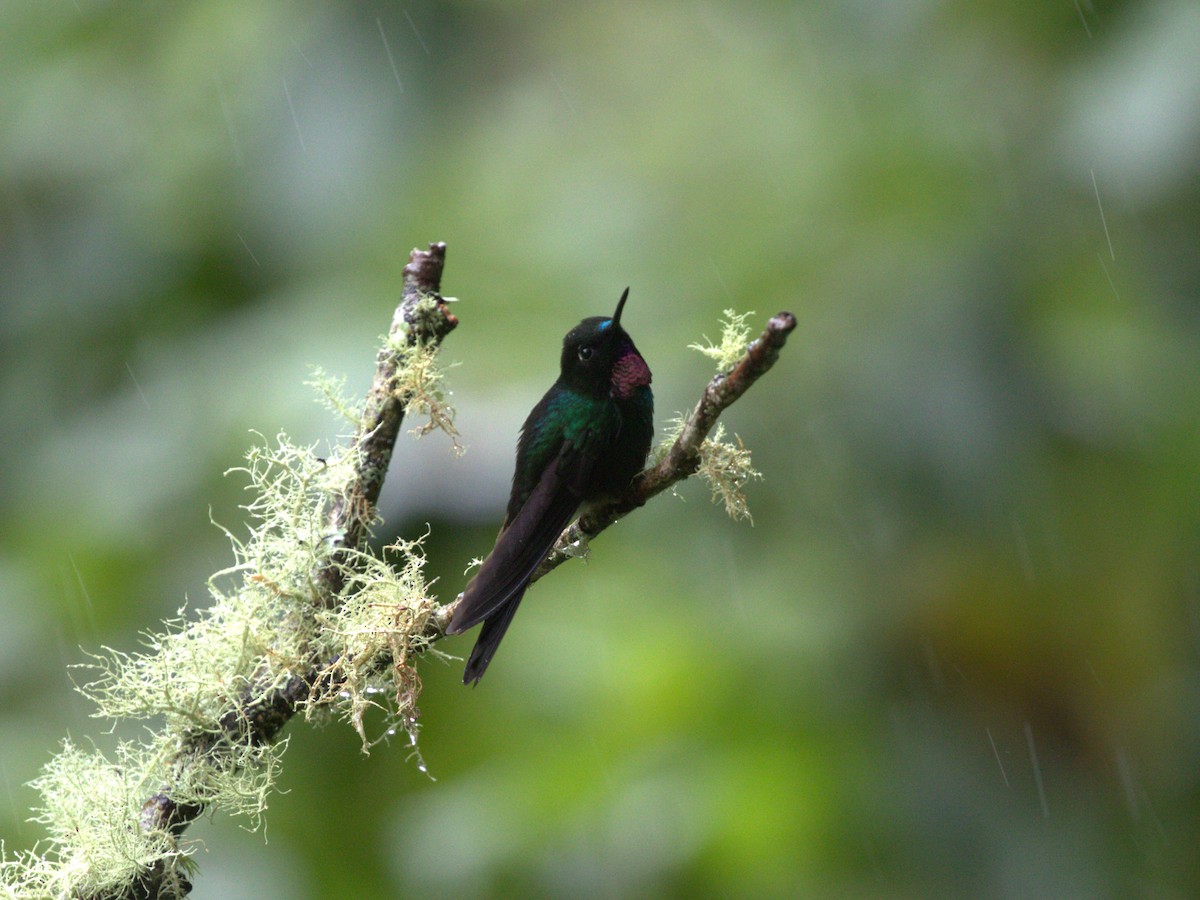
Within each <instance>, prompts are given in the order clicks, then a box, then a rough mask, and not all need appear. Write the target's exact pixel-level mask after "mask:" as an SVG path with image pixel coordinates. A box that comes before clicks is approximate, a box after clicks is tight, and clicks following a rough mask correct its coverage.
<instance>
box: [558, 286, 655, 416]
mask: <svg viewBox="0 0 1200 900" xmlns="http://www.w3.org/2000/svg"><path fill="white" fill-rule="evenodd" d="M628 297H629V288H625V292H624V293H622V294H621V299H620V301H618V303H617V311H616V312H615V313H613V314H612V316H611V317H609V316H592V317H590V318H587V319H584V320H583V321H582V322H580V323H579V324H578V325H576V326H575V327H574V328H572V329H571V330H570V331H569V332H567V336H566V337H565V338H563V349H562V380H563V381H565V382H566V383H567V385H568V386H569V387H571V388H572V389H573V390H576V391H580V392H581V393H587V394H591V395H593V396H603V395H604V394H606V393H611V394H612V396H614V397H616V398H617V399H618V400H628V399H629V398H630V397H632V396H633V393H634V391H636V390H637V389H638V388H641V387H646V386H647V385H649V384H650V367H649V366H648V365H646V361H645V360H644V359H642V355H641V354H640V353H638V349H637V347H635V346H634V345H633V338H631V337H630V336H629V333H628V332H627V331H625V329H624V328H622V327H621V312H622V310H624V309H625V300H626V299H627V298H628Z"/></svg>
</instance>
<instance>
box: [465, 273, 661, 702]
mask: <svg viewBox="0 0 1200 900" xmlns="http://www.w3.org/2000/svg"><path fill="white" fill-rule="evenodd" d="M628 297H629V288H625V292H624V293H622V294H621V299H620V301H618V303H617V311H616V312H615V313H613V314H612V317H611V318H610V317H608V316H592V317H590V318H587V319H584V320H583V321H582V322H580V323H579V324H578V325H576V326H575V327H574V328H572V329H571V330H570V331H568V332H567V335H566V337H564V338H563V345H562V358H561V362H560V367H561V371H560V372H559V376H558V380H557V381H555V382H554V384H553V385H552V386H551V387H550V390H548V391H546V395H545V396H544V397H542V399H541V400H540V401H538V404H537V406H535V407H534V408H533V411H532V412H530V413H529V417H528V418H527V419H526V420H525V424H524V425H523V426H521V436H520V438H519V439H518V441H517V463H516V469H515V471H514V472H513V479H512V493H511V494H510V495H509V498H508V510H507V512H506V514H505V516H504V523H503V524H502V525H501V526H500V534H499V535H498V536H497V537H496V545H495V546H494V547H493V548H492V552H491V553H490V554H488V558H487V559H485V560H484V561H483V565H482V566H481V567H480V569H479V572H478V573H477V574H476V575H475V577H474V578H472V579H471V581H470V582H469V583H468V584H467V587H466V589H465V590H464V591H463V594H462V599H461V600H460V601H459V603H458V608H457V609H456V610H455V611H454V615H453V616H452V617H451V619H450V624H449V626H447V628H446V633H447V634H462V633H463V632H464V631H466V630H467V629H469V628H471V627H473V626H474V625H477V624H478V623H479V622H483V628H482V630H481V631H480V632H479V638H478V640H477V641H476V642H475V648H474V649H473V650H472V651H471V656H470V658H469V659H468V660H467V666H466V670H465V672H464V673H463V684H473V683H478V681H479V679H480V678H482V677H483V673H484V671H485V670H486V669H487V667H488V663H490V662H491V661H492V657H493V656H494V655H495V653H496V648H497V647H499V646H500V640H501V638H503V637H504V632H505V631H507V630H508V626H509V624H510V623H511V622H512V619H513V615H514V614H515V613H516V611H517V607H518V606H519V605H520V603H521V598H522V597H523V596H525V590H526V589H527V588H528V587H529V581H530V578H532V576H533V573H534V570H536V569H537V567H538V565H540V564H541V562H542V560H544V559H545V558H546V556H547V555H548V554H549V553H550V550H551V549H552V548H553V547H554V542H555V541H557V540H558V536H559V535H560V534H562V531H563V529H564V528H566V527H567V523H568V522H570V521H571V517H572V516H574V515H575V513H576V512H577V511H578V510H579V508H580V507H581V506H584V505H585V504H588V503H592V502H595V501H597V500H600V499H602V498H604V497H607V496H610V495H612V494H615V493H617V492H619V491H621V490H623V489H624V488H626V487H628V486H629V484H630V482H631V481H632V480H633V476H634V475H636V474H637V473H638V472H640V471H641V469H642V465H643V464H644V463H645V461H646V454H647V453H649V452H650V441H651V439H652V438H653V434H654V395H653V394H652V393H651V391H650V367H649V366H648V365H646V361H645V360H644V359H642V355H641V354H640V353H638V349H637V347H635V346H634V344H633V339H632V338H631V337H630V336H629V334H628V333H627V332H626V331H625V329H624V328H622V327H621V311H622V310H624V308H625V301H626V299H628Z"/></svg>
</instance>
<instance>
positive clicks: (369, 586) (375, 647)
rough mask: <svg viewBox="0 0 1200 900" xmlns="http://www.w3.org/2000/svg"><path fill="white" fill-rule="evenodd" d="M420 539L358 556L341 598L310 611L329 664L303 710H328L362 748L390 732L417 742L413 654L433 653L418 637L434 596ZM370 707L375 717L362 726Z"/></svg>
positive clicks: (417, 687) (418, 687)
mask: <svg viewBox="0 0 1200 900" xmlns="http://www.w3.org/2000/svg"><path fill="white" fill-rule="evenodd" d="M422 540H423V538H421V539H418V540H416V541H407V542H401V543H399V544H396V545H394V546H392V547H389V548H388V551H390V555H391V556H392V557H393V559H392V561H390V562H389V561H388V560H387V559H386V558H378V557H374V556H369V555H366V554H359V555H358V557H357V558H356V563H357V564H356V565H355V566H354V567H353V572H352V574H351V575H350V576H349V579H350V588H351V590H350V592H349V597H348V599H347V600H346V602H345V603H343V604H341V605H340V606H339V607H337V608H334V609H328V610H323V611H322V612H321V613H319V615H318V623H319V625H320V633H321V642H322V650H321V657H322V658H324V659H328V660H330V662H329V664H328V665H327V666H326V668H325V670H324V671H323V672H322V678H321V679H320V680H319V681H320V683H322V684H325V685H327V687H326V688H325V689H324V690H322V691H320V692H319V693H317V694H315V695H314V696H313V697H312V698H311V699H310V701H309V703H308V704H307V708H306V715H308V716H309V717H311V716H312V715H313V714H314V713H316V712H318V711H321V710H325V709H330V710H332V712H333V713H334V714H335V715H337V716H339V717H340V718H342V719H343V720H345V721H347V722H349V723H350V724H351V725H352V726H353V728H354V730H355V731H357V732H358V735H359V737H360V738H361V739H362V746H363V752H364V753H365V752H368V751H369V750H370V749H371V747H373V746H374V745H376V744H378V743H379V742H380V741H384V740H387V738H389V737H391V736H392V735H394V734H395V733H396V731H397V730H402V731H404V732H405V733H406V734H407V736H408V740H409V743H410V744H411V745H412V746H413V747H414V749H415V747H416V744H417V729H418V717H419V715H420V713H419V710H418V709H417V697H418V696H419V695H420V692H421V680H420V678H419V677H418V675H417V671H416V668H415V667H414V665H413V662H414V660H413V656H414V655H415V654H417V653H421V654H429V653H436V651H433V650H432V649H431V647H430V645H429V641H428V640H427V639H426V638H425V637H424V631H425V627H426V625H427V624H428V622H429V617H430V615H431V614H432V613H433V611H434V609H435V608H436V606H437V602H436V600H434V598H433V597H432V596H430V593H429V585H428V584H427V583H426V581H425V575H424V571H423V567H424V564H425V556H424V552H423V551H422V548H421V541H422ZM372 713H376V714H377V715H378V716H379V723H378V724H377V725H372V726H370V728H369V727H368V725H367V717H368V715H370V714H372ZM419 765H420V768H421V769H422V771H424V764H423V763H419Z"/></svg>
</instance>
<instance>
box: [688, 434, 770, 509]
mask: <svg viewBox="0 0 1200 900" xmlns="http://www.w3.org/2000/svg"><path fill="white" fill-rule="evenodd" d="M733 439H734V440H735V441H737V445H736V446H735V445H734V444H733V443H732V442H731V441H727V440H725V426H724V425H722V424H718V425H717V427H716V430H715V431H713V433H712V437H709V438H705V440H704V443H703V444H701V445H700V468H699V470H698V472H697V474H699V475H700V477H702V478H703V479H704V480H705V481H707V482H708V486H709V488H710V489H711V490H712V498H713V502H714V503H716V502H717V501H718V500H720V501H721V502H722V503H724V504H725V512H726V513H728V514H729V517H730V518H732V519H734V520H737V519H749V520H750V522H751V523H752V524H753V522H754V517H753V516H751V515H750V507H749V505H747V503H746V494H745V492H744V491H743V488H744V487H745V486H746V482H748V481H750V480H752V479H754V480H761V479H762V473H761V472H759V471H758V470H757V469H755V468H754V466H753V465H752V464H751V462H750V451H749V450H747V449H746V445H745V444H743V443H742V439H741V438H740V437H738V436H737V435H736V434H735V435H734V436H733Z"/></svg>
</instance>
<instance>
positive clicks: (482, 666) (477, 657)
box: [463, 589, 525, 684]
mask: <svg viewBox="0 0 1200 900" xmlns="http://www.w3.org/2000/svg"><path fill="white" fill-rule="evenodd" d="M524 596H525V590H524V589H521V590H520V591H518V592H517V593H516V594H515V595H513V596H512V597H510V598H509V599H508V600H506V601H505V602H504V605H503V606H501V607H500V608H499V609H498V610H496V611H495V612H494V613H492V614H491V615H490V616H488V617H487V618H486V619H484V621H483V628H481V629H479V639H478V640H476V641H475V648H474V649H473V650H472V651H471V655H470V657H469V658H468V659H467V667H466V669H465V670H464V671H463V684H478V683H479V679H480V678H482V677H483V673H484V672H486V671H487V667H488V663H490V662H491V661H492V657H493V656H495V655H496V649H497V648H498V647H499V646H500V641H501V639H502V638H503V637H504V632H506V631H508V626H509V623H511V622H512V620H513V615H514V614H515V613H516V611H517V607H518V606H520V605H521V598H522V597H524Z"/></svg>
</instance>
